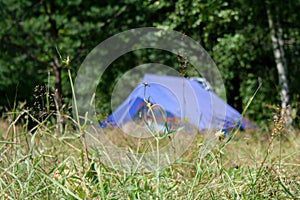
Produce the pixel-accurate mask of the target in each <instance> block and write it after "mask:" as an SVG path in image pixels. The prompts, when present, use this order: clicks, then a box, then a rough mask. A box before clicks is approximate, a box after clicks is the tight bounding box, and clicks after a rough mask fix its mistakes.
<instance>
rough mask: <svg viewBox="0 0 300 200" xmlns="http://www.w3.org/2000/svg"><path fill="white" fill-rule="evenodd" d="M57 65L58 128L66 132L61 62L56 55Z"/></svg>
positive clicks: (56, 99)
mask: <svg viewBox="0 0 300 200" xmlns="http://www.w3.org/2000/svg"><path fill="white" fill-rule="evenodd" d="M54 62H55V67H54V68H53V71H54V74H55V81H54V82H55V84H54V89H55V93H54V99H55V104H56V110H57V116H56V120H57V127H56V128H57V130H58V131H59V132H60V133H63V132H64V120H63V117H62V107H63V98H62V79H61V69H62V68H61V65H60V64H59V60H58V57H57V56H54Z"/></svg>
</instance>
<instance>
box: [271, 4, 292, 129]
mask: <svg viewBox="0 0 300 200" xmlns="http://www.w3.org/2000/svg"><path fill="white" fill-rule="evenodd" d="M266 8H267V15H268V23H269V28H270V33H271V41H272V46H273V54H274V58H275V63H276V68H277V72H278V80H279V85H280V97H281V115H282V117H284V119H285V123H286V126H287V127H289V128H290V127H291V123H292V117H291V107H290V105H289V104H290V95H289V83H288V79H287V62H286V58H285V52H284V48H283V38H282V34H283V31H282V28H281V26H280V24H279V23H277V24H276V25H275V24H274V18H273V15H272V13H271V9H270V3H269V2H267V6H266Z"/></svg>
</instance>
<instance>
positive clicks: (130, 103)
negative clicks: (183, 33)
mask: <svg viewBox="0 0 300 200" xmlns="http://www.w3.org/2000/svg"><path fill="white" fill-rule="evenodd" d="M145 83H147V85H148V86H145ZM148 102H149V103H151V104H154V105H159V107H160V108H162V109H163V110H164V113H165V115H164V116H165V118H164V119H166V121H167V123H168V124H169V125H170V126H172V123H173V122H175V121H178V120H185V121H188V122H189V123H190V124H192V125H194V126H195V127H197V128H198V129H199V130H206V129H231V128H234V127H240V128H241V129H246V128H250V127H253V125H252V124H251V123H250V122H248V121H247V120H246V119H244V118H242V117H241V114H240V113H239V112H238V111H236V110H235V109H234V108H232V107H231V106H230V105H228V104H227V103H226V102H225V101H224V100H222V99H221V98H220V97H218V96H217V95H216V94H215V93H214V92H213V91H211V90H207V89H205V87H203V85H202V84H200V83H199V82H197V81H196V80H193V79H187V78H183V77H176V76H162V75H154V74H145V75H144V78H143V81H142V83H141V84H140V85H139V86H137V87H136V88H135V89H134V90H133V91H132V92H131V94H130V95H129V96H128V98H127V99H126V100H125V101H124V102H123V103H122V104H121V105H120V106H119V107H118V108H117V109H116V110H115V111H114V112H113V113H112V114H111V115H110V116H109V117H108V118H107V119H106V120H105V121H104V122H102V123H101V127H106V126H107V124H111V125H113V126H119V127H121V126H123V125H124V124H125V123H127V122H129V121H134V120H136V119H137V118H139V117H141V115H144V114H145V112H146V113H147V110H146V109H147V108H148V107H147V103H148ZM162 109H156V112H157V110H158V111H159V112H160V113H161V110H162ZM145 110H146V111H145ZM159 115H162V114H157V115H156V114H155V116H156V117H157V118H158V120H159V118H163V117H160V116H159Z"/></svg>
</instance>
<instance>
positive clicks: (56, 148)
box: [0, 121, 300, 199]
mask: <svg viewBox="0 0 300 200" xmlns="http://www.w3.org/2000/svg"><path fill="white" fill-rule="evenodd" d="M0 123H1V130H0V133H1V137H0V139H1V142H0V154H1V157H0V190H1V193H0V195H1V198H2V199H61V198H63V199H97V198H98V199H156V198H157V196H156V194H155V192H156V191H157V188H156V187H157V182H156V181H157V179H156V176H155V173H141V174H132V173H129V172H128V173H126V172H121V171H117V170H114V169H111V168H109V167H108V166H105V165H103V164H101V158H99V157H97V154H93V153H92V152H90V155H89V158H90V164H88V163H87V161H86V157H85V155H84V154H85V153H84V147H83V145H82V142H81V138H80V134H79V133H77V132H76V131H73V130H72V131H70V130H67V132H66V133H65V134H64V135H61V134H56V133H55V132H54V131H50V130H48V129H47V128H45V127H43V126H40V127H38V129H36V130H35V131H34V132H33V133H27V132H24V129H23V128H22V127H21V126H19V125H15V126H16V127H15V129H11V130H10V131H9V132H7V128H8V126H9V124H8V123H5V122H4V121H1V122H0ZM108 134H109V133H108ZM12 135H13V137H11V136H12ZM297 136H299V134H290V135H281V136H280V137H281V138H280V137H279V136H276V137H275V138H274V139H273V141H272V143H271V144H270V139H271V138H272V130H270V133H268V132H262V131H259V130H256V131H249V132H238V134H237V135H236V137H235V138H234V139H232V140H231V141H230V143H229V144H228V145H227V146H226V147H225V148H224V149H222V150H220V147H221V146H222V144H223V143H224V142H226V139H225V140H223V141H219V140H217V142H216V145H215V146H214V148H212V149H211V151H209V152H208V153H207V154H206V155H205V156H200V155H201V152H200V149H201V144H199V143H198V141H197V140H195V141H196V142H195V143H194V144H193V145H191V146H190V149H188V151H187V152H186V153H185V154H184V156H183V157H182V158H181V159H179V160H178V161H176V162H175V163H173V164H172V165H171V166H169V167H166V168H164V169H163V170H162V171H161V172H160V174H159V175H160V182H159V187H160V188H159V192H160V195H159V196H160V198H162V199H296V198H299V197H300V189H299V188H300V179H299V176H298V175H299V174H300V139H299V137H297ZM113 138H114V140H115V141H118V142H119V143H120V144H122V145H123V146H125V145H126V144H127V145H128V146H130V144H131V143H132V140H128V137H124V136H122V135H120V134H119V136H118V135H115V137H113ZM129 141H130V142H129ZM269 144H270V145H269ZM264 160H265V161H264Z"/></svg>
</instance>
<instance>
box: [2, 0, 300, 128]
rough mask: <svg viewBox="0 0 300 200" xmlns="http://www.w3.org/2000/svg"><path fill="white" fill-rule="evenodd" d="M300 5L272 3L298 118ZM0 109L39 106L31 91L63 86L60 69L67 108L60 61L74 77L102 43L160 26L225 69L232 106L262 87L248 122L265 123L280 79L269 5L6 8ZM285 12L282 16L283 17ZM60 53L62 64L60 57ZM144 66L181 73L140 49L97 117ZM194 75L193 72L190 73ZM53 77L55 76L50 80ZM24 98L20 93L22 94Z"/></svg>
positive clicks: (105, 91)
mask: <svg viewBox="0 0 300 200" xmlns="http://www.w3.org/2000/svg"><path fill="white" fill-rule="evenodd" d="M299 6H300V5H299V2H297V1H288V2H287V3H283V2H281V1H277V0H276V1H275V2H274V3H272V9H273V10H274V14H275V15H277V18H278V23H280V25H281V27H282V31H283V33H284V34H283V39H284V49H285V52H286V59H287V63H288V68H289V69H288V70H289V81H290V91H291V96H292V99H293V102H292V106H293V109H294V113H296V114H295V116H294V118H295V119H296V118H297V113H299V109H298V108H299V103H298V102H299V93H300V91H299V87H298V85H299V79H298V76H297V74H298V73H299V67H298V63H299V54H300V49H299V46H300V45H299V42H300V32H299V31H298V27H299V22H298V20H297V19H298V18H299V14H298V11H297V8H299ZM0 8H1V15H0V27H1V28H0V43H1V45H0V51H1V54H0V94H1V95H0V105H1V108H2V109H3V108H6V109H8V110H11V109H12V108H13V102H14V101H17V102H18V101H25V100H26V102H27V103H28V106H29V107H30V106H32V105H33V103H34V98H33V92H34V91H33V88H34V87H35V86H36V85H49V86H50V87H49V88H50V90H51V91H52V93H54V92H55V89H56V87H57V85H56V82H55V72H56V71H57V68H60V70H61V77H62V79H61V85H62V91H63V97H64V102H65V103H66V104H69V103H70V102H71V97H72V94H71V88H70V84H69V81H68V74H67V69H66V66H65V65H64V64H63V63H62V59H66V57H67V56H69V57H70V61H71V62H70V70H71V72H72V76H73V77H75V76H76V71H77V69H78V68H79V66H80V64H81V63H82V61H83V60H84V58H85V56H86V55H87V54H88V53H89V52H90V51H91V50H92V49H93V48H94V47H95V46H96V45H98V44H99V43H100V42H102V41H103V40H105V39H107V38H108V37H110V36H112V35H114V34H117V33H119V32H121V31H126V30H128V29H131V28H137V27H149V26H155V27H159V28H163V29H173V30H176V31H179V32H182V33H185V34H186V35H188V36H190V37H192V38H193V39H195V40H196V41H198V42H199V44H201V45H202V46H203V47H204V48H205V49H206V50H207V51H208V52H209V53H210V55H211V56H212V58H213V59H214V61H215V62H216V64H217V66H218V67H219V69H220V72H221V74H222V78H223V79H224V83H225V87H226V90H227V98H228V102H229V103H230V104H231V105H232V106H234V107H235V108H237V109H238V110H239V111H242V110H243V107H244V106H245V103H246V102H247V99H249V98H250V96H251V95H252V93H253V91H254V90H255V88H256V87H257V85H258V83H259V82H260V81H261V82H262V88H261V91H259V93H258V96H257V98H256V99H255V100H254V101H255V103H254V104H253V105H251V107H250V108H249V110H248V111H247V115H248V116H249V117H250V118H252V119H254V120H256V121H258V122H260V123H264V122H265V120H263V119H267V118H268V119H270V118H271V116H270V110H268V107H267V105H276V104H279V103H280V102H279V101H280V97H279V90H280V88H279V86H278V80H277V72H276V68H275V62H274V57H273V53H272V45H271V40H270V37H269V28H268V22H267V16H266V9H265V2H264V1H258V0H255V1H250V0H235V1H226V0H213V1H205V0H195V1H190V0H176V1H173V2H172V1H167V0H160V1H154V0H144V1H138V0H126V1H117V0H113V1H101V2H99V1H92V0H91V1H81V0H76V1H62V2H61V1H29V0H23V1H15V0H8V1H0ZM279 11H280V12H279ZM58 51H59V53H60V54H61V56H62V59H60V58H59V56H58ZM146 62H158V63H161V64H166V65H168V66H173V67H174V68H175V69H179V68H180V66H179V63H178V59H177V58H176V57H175V56H174V55H170V54H169V53H167V52H159V51H155V50H149V49H147V50H140V51H136V52H131V53H128V54H126V55H124V56H122V57H120V58H119V59H118V60H116V61H115V62H114V63H112V65H111V66H110V67H109V69H108V70H107V71H106V72H105V74H104V75H103V77H102V80H101V82H100V84H99V87H98V89H97V95H96V97H97V105H98V106H97V107H98V108H97V109H98V111H99V115H100V117H101V115H104V114H105V113H110V112H111V110H110V98H111V92H112V90H113V88H114V86H115V84H116V82H117V81H118V78H119V77H121V76H122V74H124V73H125V72H126V71H128V70H130V69H132V68H133V67H135V66H137V65H140V64H142V63H146ZM186 71H187V72H190V71H191V70H190V71H189V69H187V70H186ZM49 73H50V77H49ZM193 75H195V74H193ZM20 91H21V92H20Z"/></svg>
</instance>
